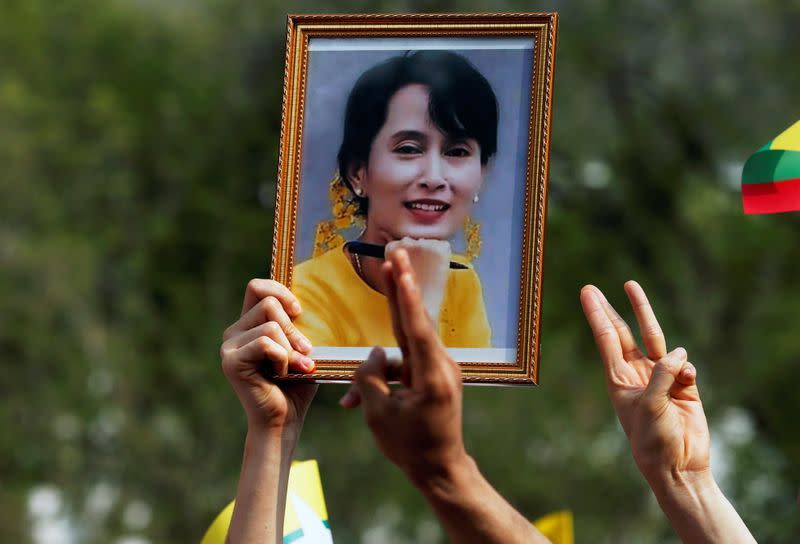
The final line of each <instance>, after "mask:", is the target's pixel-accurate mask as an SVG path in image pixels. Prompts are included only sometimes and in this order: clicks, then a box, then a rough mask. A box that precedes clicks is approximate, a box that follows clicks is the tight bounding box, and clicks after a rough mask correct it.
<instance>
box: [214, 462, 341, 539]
mask: <svg viewBox="0 0 800 544" xmlns="http://www.w3.org/2000/svg"><path fill="white" fill-rule="evenodd" d="M293 495H294V496H293ZM297 498H299V499H300V500H301V501H302V502H303V503H304V505H305V506H307V507H308V508H310V509H311V510H312V511H313V513H314V514H315V515H316V517H317V518H318V520H319V522H320V523H322V524H324V525H325V526H326V527H327V526H328V510H327V508H326V507H325V497H324V496H323V494H322V483H321V481H320V478H319V466H318V465H317V462H316V461H315V460H313V459H312V460H310V461H295V462H293V463H292V467H291V469H290V470H289V487H288V492H287V500H286V514H285V517H284V518H283V519H284V521H283V541H284V543H285V544H290V543H291V542H294V541H295V540H297V539H298V538H300V537H301V536H303V529H304V527H303V521H302V520H301V517H303V513H302V512H298V510H297V508H296V507H295V499H297ZM233 506H234V502H233V501H231V502H230V503H229V504H228V506H226V507H225V508H224V509H223V510H222V512H220V513H219V515H218V516H217V517H216V518H215V519H214V521H213V522H212V523H211V526H210V527H209V528H208V530H207V531H206V534H205V535H204V536H203V539H202V540H201V541H200V544H224V543H225V537H226V536H227V534H228V527H230V524H231V517H232V516H233Z"/></svg>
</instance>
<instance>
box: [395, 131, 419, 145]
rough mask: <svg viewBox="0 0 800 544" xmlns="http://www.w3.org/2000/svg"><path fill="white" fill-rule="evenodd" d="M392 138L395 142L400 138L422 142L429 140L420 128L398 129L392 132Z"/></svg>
mask: <svg viewBox="0 0 800 544" xmlns="http://www.w3.org/2000/svg"><path fill="white" fill-rule="evenodd" d="M391 139H392V141H395V142H397V141H400V140H417V141H419V142H421V143H425V142H427V141H428V137H427V136H426V135H425V133H424V132H420V131H418V130H398V131H397V132H395V133H394V134H392V138H391Z"/></svg>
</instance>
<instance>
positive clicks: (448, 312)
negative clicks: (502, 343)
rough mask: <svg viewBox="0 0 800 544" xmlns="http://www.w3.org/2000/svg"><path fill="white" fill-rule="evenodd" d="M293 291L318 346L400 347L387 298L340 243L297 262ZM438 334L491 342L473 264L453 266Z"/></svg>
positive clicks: (457, 344)
mask: <svg viewBox="0 0 800 544" xmlns="http://www.w3.org/2000/svg"><path fill="white" fill-rule="evenodd" d="M292 292H293V293H294V294H295V296H296V297H297V298H298V300H299V301H300V305H301V306H302V307H303V313H302V314H301V315H300V317H299V318H298V319H297V321H296V325H297V326H298V327H299V328H300V330H301V331H303V333H304V334H305V335H306V336H308V338H309V340H311V343H312V344H314V345H315V346H340V347H353V346H396V345H397V342H396V341H395V339H394V334H393V333H392V319H391V315H390V314H389V305H388V303H387V301H386V297H384V296H383V295H382V294H380V293H378V292H377V291H374V290H373V289H371V288H370V287H369V286H368V285H367V284H365V283H364V282H363V281H362V280H361V278H360V277H359V276H358V274H356V271H355V270H353V266H352V265H351V264H350V261H349V260H348V258H347V256H346V255H345V253H344V251H343V250H342V249H341V248H337V249H332V250H330V251H327V252H326V253H323V254H322V255H320V256H318V257H314V258H313V259H309V260H308V261H305V262H302V263H300V264H298V265H297V266H295V268H294V277H293V279H292ZM439 335H440V337H441V338H442V341H443V342H444V344H445V346H447V347H451V348H485V347H490V346H491V340H492V331H491V328H490V326H489V320H488V318H487V317H486V307H485V306H484V304H483V291H482V288H481V282H480V279H479V278H478V274H477V273H476V272H475V270H474V269H473V268H467V269H466V270H453V269H451V270H450V271H449V276H448V280H447V287H446V288H445V294H444V298H443V300H442V309H441V311H440V315H439Z"/></svg>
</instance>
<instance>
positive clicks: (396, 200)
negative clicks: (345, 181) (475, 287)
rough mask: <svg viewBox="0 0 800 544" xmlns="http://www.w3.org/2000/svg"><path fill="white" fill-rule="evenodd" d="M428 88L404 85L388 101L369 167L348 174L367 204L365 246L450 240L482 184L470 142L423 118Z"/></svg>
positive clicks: (478, 155)
mask: <svg viewBox="0 0 800 544" xmlns="http://www.w3.org/2000/svg"><path fill="white" fill-rule="evenodd" d="M428 103H429V96H428V88H427V87H426V86H424V85H420V84H412V85H407V86H405V87H403V88H401V89H400V90H399V91H397V92H396V93H395V94H394V96H393V97H392V98H391V100H390V101H389V106H388V111H387V115H386V122H385V123H384V125H383V127H381V129H380V131H379V132H378V134H377V135H376V136H375V140H374V141H373V142H372V147H371V148H370V153H369V162H368V164H366V165H359V166H358V167H357V169H356V170H354V171H353V172H351V173H350V174H351V175H350V180H351V182H352V184H353V186H354V188H360V189H361V190H362V191H363V195H364V196H365V197H367V198H368V199H369V210H368V212H367V230H366V232H365V236H364V238H365V240H367V241H370V242H373V243H386V242H389V241H391V240H397V239H400V238H402V237H404V236H410V237H412V238H434V239H442V240H445V239H449V238H451V237H452V236H453V235H454V234H455V232H456V231H457V230H458V229H459V228H461V227H462V226H463V224H464V219H465V218H466V216H467V214H468V213H469V211H470V209H471V207H472V202H473V198H474V197H475V195H476V194H477V193H478V191H479V190H480V188H481V184H482V183H483V175H484V167H483V166H482V165H481V153H480V147H479V146H478V142H477V141H476V140H475V139H474V138H453V137H451V136H448V135H446V134H443V133H442V132H441V131H440V130H439V129H438V128H437V127H436V125H434V124H433V122H432V121H431V119H430V117H429V115H428Z"/></svg>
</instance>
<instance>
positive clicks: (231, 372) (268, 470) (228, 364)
mask: <svg viewBox="0 0 800 544" xmlns="http://www.w3.org/2000/svg"><path fill="white" fill-rule="evenodd" d="M300 311H301V309H300V304H299V303H298V302H297V300H296V299H295V297H294V295H292V293H291V292H290V291H289V290H288V289H287V288H286V287H285V286H283V285H281V284H280V283H277V282H275V281H272V280H262V279H255V280H252V281H250V282H249V283H248V285H247V289H246V291H245V295H244V303H243V304H242V313H241V316H240V318H239V320H238V321H236V323H234V324H233V325H231V326H230V327H228V329H227V330H226V331H225V334H224V335H223V343H222V347H221V348H220V355H221V357H222V370H223V372H224V373H225V376H226V377H227V378H228V381H229V382H230V384H231V386H232V387H233V389H234V391H235V392H236V395H237V396H238V397H239V401H240V402H241V403H242V407H243V408H244V410H245V413H246V414H247V423H248V431H247V438H246V440H245V446H244V456H243V457H244V458H243V460H242V469H241V474H240V477H239V486H238V488H237V490H236V505H235V507H234V511H233V516H232V518H231V523H230V527H229V529H228V536H227V540H226V541H227V542H231V543H233V542H248V543H250V542H266V543H270V544H273V543H276V542H277V543H280V542H282V541H283V518H284V510H285V505H286V490H287V487H288V481H289V467H290V463H291V458H292V453H293V451H294V448H295V445H296V444H297V440H298V438H299V436H300V431H301V429H302V426H303V420H304V419H305V415H306V411H307V410H308V406H309V404H310V403H311V400H312V399H313V398H314V394H315V393H316V390H317V386H316V385H314V384H304V383H276V382H275V381H273V380H271V379H268V378H267V377H265V374H267V375H269V374H270V373H271V374H273V375H274V376H277V377H281V376H286V374H287V373H288V372H289V370H290V369H291V370H293V371H297V372H311V371H312V370H313V369H314V362H313V361H312V360H311V359H310V358H309V357H308V356H307V354H308V353H309V351H310V350H311V343H310V342H309V341H308V340H307V339H306V338H305V337H304V336H303V335H302V333H300V331H298V330H297V328H296V327H295V326H294V325H293V324H292V318H295V317H297V316H298V315H299V314H300Z"/></svg>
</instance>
